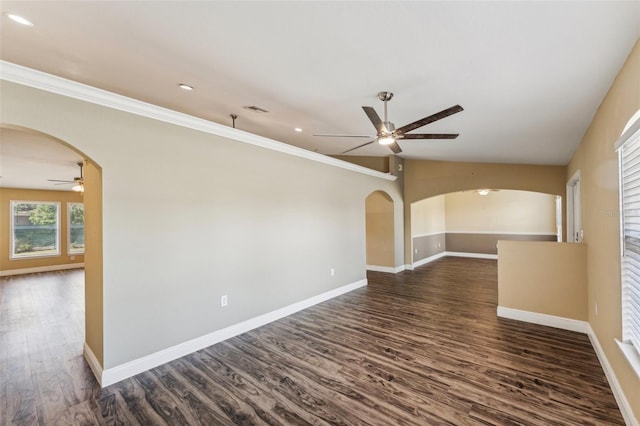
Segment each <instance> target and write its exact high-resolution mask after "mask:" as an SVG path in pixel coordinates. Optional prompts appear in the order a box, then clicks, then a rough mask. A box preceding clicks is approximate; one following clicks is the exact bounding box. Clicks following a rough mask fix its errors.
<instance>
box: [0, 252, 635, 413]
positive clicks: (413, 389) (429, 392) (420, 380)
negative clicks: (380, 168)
mask: <svg viewBox="0 0 640 426" xmlns="http://www.w3.org/2000/svg"><path fill="white" fill-rule="evenodd" d="M496 274H497V272H496V262H495V261H493V260H482V259H462V258H443V259H440V260H438V261H436V262H433V263H432V264H430V265H426V266H424V267H421V268H419V269H417V270H415V271H406V272H402V273H399V274H395V275H394V274H385V273H371V272H370V273H369V274H368V278H369V285H368V286H367V287H366V288H362V289H359V290H356V291H353V292H351V293H349V294H346V295H344V296H341V297H338V298H335V299H332V300H330V301H328V302H325V303H322V304H320V305H316V306H314V307H312V308H310V309H307V310H305V311H302V312H299V313H297V314H294V315H291V316H289V317H287V318H284V319H282V320H280V321H277V322H274V323H271V324H269V325H267V326H265V327H261V328H259V329H256V330H253V331H251V332H249V333H246V334H243V335H241V336H238V337H235V338H232V339H229V340H227V341H225V342H222V343H220V344H217V345H214V346H211V347H209V348H207V349H204V350H201V351H199V352H196V353H194V354H191V355H189V356H186V357H183V358H180V359H178V360H176V361H173V362H171V363H168V364H165V365H163V366H160V367H158V368H155V369H153V370H151V371H148V372H146V373H142V374H140V375H138V376H135V377H133V378H130V379H127V380H124V381H123V382H120V383H118V384H115V385H112V386H110V387H108V388H105V389H100V388H99V387H98V385H97V383H96V381H95V379H94V378H93V376H92V375H91V372H90V370H89V368H88V367H87V366H86V364H85V362H84V361H83V359H82V345H83V341H84V333H83V314H84V313H83V303H84V301H83V297H84V296H83V290H82V286H83V274H82V271H67V272H55V273H47V274H34V275H28V276H22V277H7V278H2V280H1V281H0V392H1V394H0V398H1V399H0V420H1V424H25V425H33V424H45V425H49V424H52V425H53V424H71V425H79V424H109V425H111V424H114V425H115V424H125V425H130V424H132V425H133V424H141V425H155V424H169V425H182V424H184V425H198V424H202V425H225V424H270V425H305V424H312V425H321V424H332V425H336V424H338V425H341V424H371V425H395V424H406V425H432V424H433V425H439V424H454V425H466V424H500V425H503V424H527V425H550V424H562V425H566V424H572V425H573V424H607V425H614V424H624V422H623V419H622V417H621V415H620V412H619V410H618V408H617V406H616V403H615V400H614V397H613V395H612V393H611V390H610V388H609V386H608V384H607V381H606V379H605V376H604V373H603V371H602V368H601V367H600V365H599V363H598V360H597V358H596V355H595V353H594V351H593V348H592V347H591V345H590V343H589V339H588V338H587V336H586V335H583V334H580V333H574V332H569V331H563V330H558V329H553V328H549V327H542V326H536V325H531V324H526V323H522V322H517V321H513V320H506V319H499V318H497V317H496V303H497V282H496Z"/></svg>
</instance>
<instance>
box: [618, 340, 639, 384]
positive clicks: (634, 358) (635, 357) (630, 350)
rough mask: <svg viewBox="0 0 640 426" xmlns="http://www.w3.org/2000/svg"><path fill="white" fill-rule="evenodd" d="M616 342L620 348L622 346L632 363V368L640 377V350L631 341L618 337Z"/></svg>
mask: <svg viewBox="0 0 640 426" xmlns="http://www.w3.org/2000/svg"><path fill="white" fill-rule="evenodd" d="M616 343H617V344H618V348H620V350H621V351H622V354H623V355H624V357H625V358H626V359H627V361H628V362H629V364H630V365H631V368H632V369H633V371H634V372H635V373H636V376H637V377H638V379H640V354H638V351H637V350H636V349H635V348H634V347H633V345H632V344H631V343H625V342H621V341H620V340H618V339H616Z"/></svg>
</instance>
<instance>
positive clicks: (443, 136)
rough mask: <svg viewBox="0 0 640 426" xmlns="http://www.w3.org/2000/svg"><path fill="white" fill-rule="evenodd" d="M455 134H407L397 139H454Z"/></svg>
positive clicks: (456, 135)
mask: <svg viewBox="0 0 640 426" xmlns="http://www.w3.org/2000/svg"><path fill="white" fill-rule="evenodd" d="M458 136H459V134H456V133H409V134H404V135H402V136H398V138H399V139H455V138H457V137H458Z"/></svg>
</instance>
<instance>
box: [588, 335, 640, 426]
mask: <svg viewBox="0 0 640 426" xmlns="http://www.w3.org/2000/svg"><path fill="white" fill-rule="evenodd" d="M587 336H589V340H591V346H593V349H594V350H595V351H596V355H597V356H598V361H600V365H601V366H602V369H603V370H604V375H605V376H606V377H607V381H608V382H609V387H610V388H611V391H612V392H613V397H614V398H615V399H616V402H617V403H618V408H619V409H620V413H621V414H622V418H623V419H624V422H625V423H626V424H627V425H629V426H639V425H640V423H638V421H637V420H636V419H635V416H634V415H633V411H632V410H631V404H629V400H627V397H626V396H625V395H624V392H622V388H621V387H620V382H618V379H617V378H616V375H615V374H614V373H613V369H612V368H611V364H609V359H608V358H607V356H606V355H605V354H604V350H603V349H602V346H601V345H600V341H599V340H598V337H597V336H596V333H595V332H594V331H593V328H591V324H589V323H587Z"/></svg>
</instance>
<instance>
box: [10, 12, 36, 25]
mask: <svg viewBox="0 0 640 426" xmlns="http://www.w3.org/2000/svg"><path fill="white" fill-rule="evenodd" d="M6 15H7V18H9V19H11V20H12V21H13V22H17V23H18V24H21V25H26V26H28V27H33V23H32V22H31V21H29V20H28V19H26V18H23V17H22V16H20V15H16V14H13V13H7V14H6Z"/></svg>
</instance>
